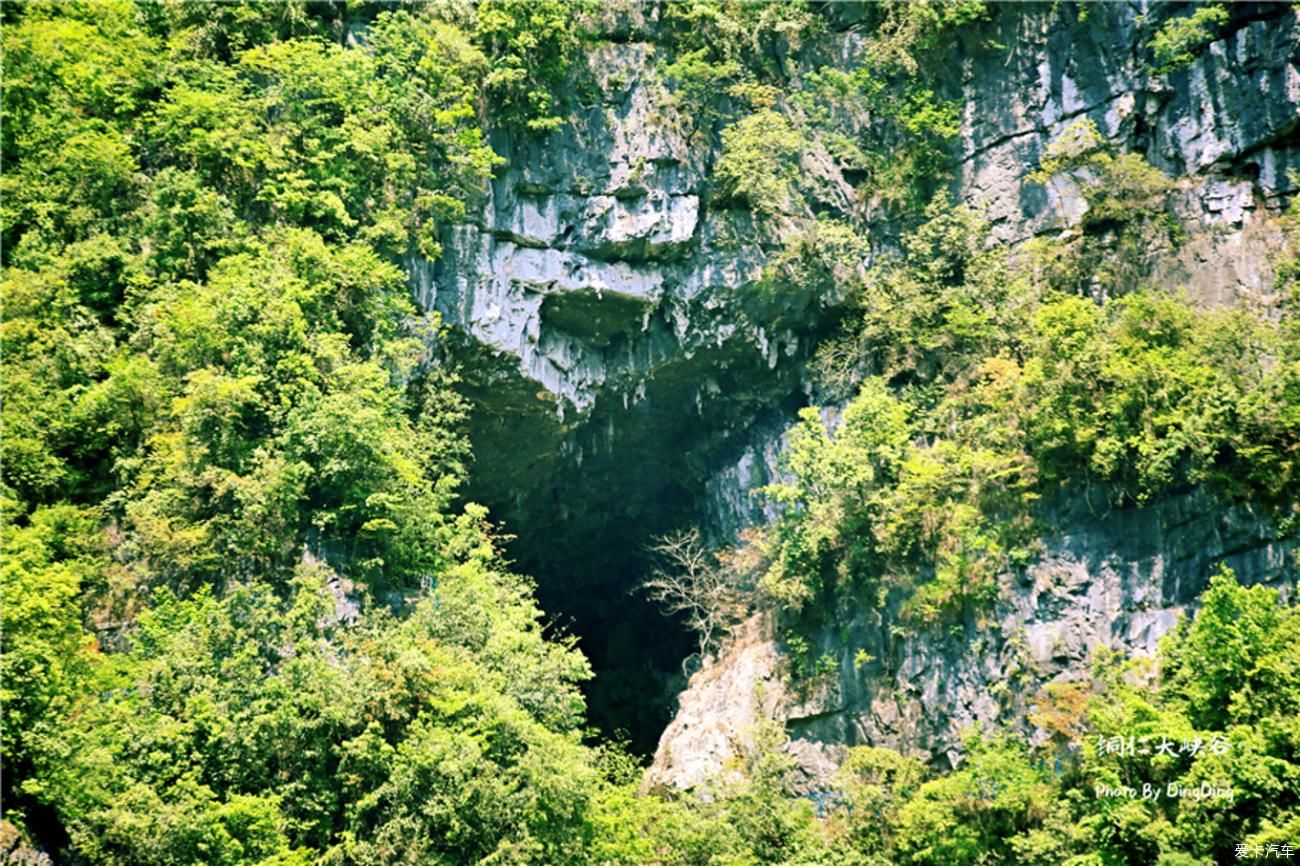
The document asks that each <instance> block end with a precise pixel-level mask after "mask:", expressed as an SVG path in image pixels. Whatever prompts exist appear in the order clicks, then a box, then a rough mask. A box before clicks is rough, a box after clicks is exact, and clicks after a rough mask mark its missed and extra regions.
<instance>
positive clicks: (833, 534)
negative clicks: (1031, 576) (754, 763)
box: [753, 126, 1300, 622]
mask: <svg viewBox="0 0 1300 866" xmlns="http://www.w3.org/2000/svg"><path fill="white" fill-rule="evenodd" d="M1099 148H1100V145H1099V144H1098V143H1097V141H1096V138H1095V130H1094V129H1092V128H1091V127H1088V126H1085V127H1083V128H1082V129H1078V128H1072V129H1071V130H1068V131H1067V133H1066V134H1065V136H1064V137H1063V140H1062V142H1061V143H1060V144H1059V145H1058V146H1055V147H1054V148H1052V149H1049V152H1048V154H1047V156H1046V158H1045V159H1044V164H1043V167H1042V169H1041V170H1040V172H1039V173H1038V177H1039V178H1041V179H1042V180H1048V179H1050V178H1053V177H1056V176H1057V175H1059V174H1067V175H1068V174H1069V173H1070V172H1078V173H1079V176H1078V180H1077V181H1074V182H1075V183H1076V185H1077V188H1079V189H1080V191H1081V194H1082V196H1083V197H1084V199H1085V200H1086V202H1087V204H1088V206H1089V213H1088V214H1087V215H1085V217H1084V219H1083V221H1082V233H1081V234H1074V235H1066V236H1065V237H1063V238H1061V239H1059V240H1054V241H1040V242H1036V243H1035V244H1033V245H1030V246H1029V247H1028V248H1027V249H1024V250H1020V251H1017V252H1014V253H1010V252H1008V251H1007V250H1005V249H1003V248H1000V247H996V246H990V245H989V244H988V243H987V242H986V241H987V227H986V226H985V225H984V224H983V223H982V222H981V220H980V219H979V218H978V217H977V216H976V215H975V214H973V213H971V212H970V211H969V210H967V209H965V208H962V207H953V206H951V205H950V204H948V203H947V202H946V201H945V200H944V199H942V198H939V199H936V201H935V202H934V203H933V204H932V205H931V207H930V208H929V210H928V211H927V214H926V220H925V222H923V223H922V224H921V225H920V226H919V227H918V228H917V229H916V230H915V231H914V232H912V233H911V234H910V235H909V236H908V237H907V238H906V239H905V242H904V249H903V252H902V255H900V256H899V257H897V259H896V261H894V262H893V263H892V264H882V265H878V266H877V267H876V268H874V269H873V271H872V272H871V274H870V275H869V277H868V279H867V280H866V281H865V283H863V284H862V285H861V286H859V287H858V288H857V289H856V293H857V294H856V297H857V301H858V305H859V307H860V310H861V315H860V318H859V319H858V321H857V323H856V325H855V326H854V327H853V328H851V329H849V331H848V332H847V333H846V334H845V335H844V336H842V337H841V338H839V339H838V340H837V341H835V342H833V343H831V344H830V345H828V346H827V347H825V349H824V350H823V353H822V357H821V359H820V361H821V364H822V370H823V377H824V380H825V383H826V387H827V388H828V390H829V392H830V393H831V394H840V395H842V396H843V397H844V398H846V402H845V403H844V407H843V412H842V419H841V420H840V422H839V424H838V426H835V427H834V429H833V430H831V429H828V425H827V424H826V423H825V422H824V420H823V417H822V413H820V412H819V411H817V410H816V409H811V408H810V409H806V410H804V413H803V416H802V423H801V424H800V425H799V426H798V427H796V428H795V430H794V431H793V434H792V441H791V447H790V450H789V455H788V462H789V469H790V472H791V474H792V479H791V481H790V482H789V483H781V484H776V485H773V486H771V487H770V488H769V489H768V493H769V495H770V496H771V497H772V498H773V499H774V500H775V501H777V502H779V503H781V504H782V505H783V506H784V508H785V513H784V516H783V518H782V519H781V520H780V521H778V522H777V524H776V525H775V526H774V527H773V528H772V529H771V530H770V531H768V532H766V533H765V534H763V535H762V536H760V537H758V538H757V540H755V541H754V542H753V544H754V546H755V547H756V549H757V555H758V556H759V558H761V559H763V560H765V561H766V563H767V566H766V570H765V573H764V575H763V578H762V580H761V582H760V587H761V588H762V589H763V590H764V591H765V593H766V595H767V596H768V597H770V598H772V599H773V600H775V601H776V602H777V603H779V604H781V605H782V606H783V607H785V608H786V609H787V610H790V611H794V612H798V611H800V610H802V609H803V608H804V607H805V605H808V604H809V603H814V607H816V606H820V607H821V609H823V610H825V609H830V608H833V607H834V606H835V605H834V601H833V599H834V597H835V596H836V595H840V596H843V595H845V594H856V596H858V597H862V598H866V599H868V600H869V603H880V600H883V599H884V597H885V595H886V594H888V593H889V592H891V591H894V590H897V589H899V588H902V589H904V590H907V591H908V594H909V596H910V597H909V598H908V600H907V602H906V605H905V613H906V614H907V615H908V616H909V617H912V618H914V619H916V620H919V621H922V622H934V621H936V620H938V619H941V618H944V617H946V616H958V615H960V614H962V613H963V612H967V611H970V610H971V609H972V608H979V607H980V606H982V605H987V603H988V602H990V601H992V599H993V597H994V593H995V592H996V581H995V578H996V577H997V576H998V574H1000V573H1002V572H1004V571H1005V570H1006V569H1008V568H1013V567H1015V566H1017V565H1022V564H1024V563H1025V562H1026V561H1027V560H1028V558H1029V557H1030V556H1031V555H1032V552H1033V548H1032V540H1033V539H1034V538H1035V537H1036V536H1037V535H1039V534H1041V529H1042V527H1039V526H1036V521H1035V514H1036V509H1035V503H1037V502H1038V501H1039V500H1041V499H1043V498H1045V497H1046V498H1047V499H1048V500H1049V501H1050V500H1051V498H1052V497H1053V496H1059V495H1060V494H1062V493H1064V492H1067V491H1075V492H1082V493H1084V495H1089V496H1094V497H1095V498H1096V501H1097V502H1098V503H1099V504H1105V503H1106V502H1107V500H1109V502H1110V504H1113V505H1119V506H1123V505H1127V504H1134V503H1136V504H1142V503H1145V502H1148V501H1150V500H1152V499H1153V498H1154V497H1157V496H1159V495H1161V494H1163V493H1167V492H1170V491H1173V490H1185V489H1188V488H1189V487H1191V486H1194V485H1208V486H1210V487H1211V488H1216V489H1219V490H1222V491H1225V492H1226V493H1227V494H1228V495H1229V496H1238V497H1242V498H1247V499H1250V500H1253V501H1257V502H1260V503H1263V504H1265V505H1268V506H1270V507H1271V508H1272V509H1273V513H1274V515H1275V516H1276V518H1277V520H1278V521H1279V525H1280V526H1281V528H1282V530H1283V532H1284V533H1294V531H1295V530H1296V528H1297V527H1296V520H1297V512H1296V508H1297V502H1296V499H1295V491H1296V489H1297V487H1298V485H1300V462H1298V460H1297V456H1298V455H1300V415H1298V414H1297V412H1296V407H1297V406H1300V342H1297V340H1296V337H1297V330H1296V316H1297V315H1298V314H1300V308H1297V306H1296V304H1297V303H1298V302H1300V298H1297V297H1296V296H1295V295H1294V292H1295V286H1294V283H1293V280H1292V278H1291V277H1290V276H1288V271H1287V266H1286V265H1285V263H1282V267H1281V268H1280V272H1281V279H1280V281H1279V287H1278V288H1279V290H1280V292H1281V293H1283V294H1284V295H1285V294H1286V293H1290V294H1291V297H1290V300H1289V301H1287V302H1286V303H1285V304H1284V307H1283V310H1282V311H1281V316H1280V317H1276V316H1272V315H1268V314H1267V313H1266V312H1263V311H1252V310H1248V309H1244V308H1232V309H1211V310H1205V309H1199V308H1197V307H1195V306H1193V305H1192V304H1191V303H1189V302H1188V301H1187V299H1185V298H1183V297H1181V296H1179V295H1178V294H1176V293H1171V292H1168V291H1165V290H1161V289H1157V288H1153V287H1149V286H1146V285H1143V284H1141V283H1140V282H1138V279H1139V278H1140V276H1141V274H1142V273H1143V268H1142V266H1141V262H1136V263H1135V262H1134V260H1133V249H1134V246H1135V245H1137V244H1138V239H1141V238H1146V239H1147V240H1148V241H1149V240H1150V234H1151V232H1153V231H1154V232H1155V233H1156V234H1158V235H1160V236H1162V237H1163V236H1166V235H1167V233H1168V231H1169V225H1170V218H1169V217H1168V215H1167V214H1166V213H1165V212H1164V211H1163V207H1162V206H1158V205H1157V203H1158V202H1160V201H1161V198H1160V192H1161V190H1162V189H1163V188H1164V186H1165V185H1166V184H1165V182H1162V179H1163V175H1160V173H1159V172H1157V171H1155V170H1154V169H1152V168H1151V167H1150V166H1147V165H1146V164H1145V163H1143V162H1142V161H1141V160H1140V159H1139V158H1137V157H1135V156H1134V155H1132V154H1123V155H1114V154H1109V153H1106V152H1104V151H1103V150H1100V149H1099ZM1290 219H1291V220H1293V221H1294V219H1295V217H1291V218H1290ZM1098 222H1104V224H1105V225H1106V229H1105V232H1106V234H1107V237H1108V239H1107V240H1106V241H1104V242H1103V241H1100V240H1098V239H1097V234H1098V232H1097V230H1096V229H1095V226H1096V225H1097V223H1098ZM1130 287H1132V288H1130ZM1089 295H1091V296H1092V297H1089ZM1093 488H1095V489H1096V493H1091V492H1090V491H1091V490H1092V489H1093ZM871 599H876V600H877V601H874V602H872V601H870V600H871Z"/></svg>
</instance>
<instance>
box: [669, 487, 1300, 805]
mask: <svg viewBox="0 0 1300 866" xmlns="http://www.w3.org/2000/svg"><path fill="white" fill-rule="evenodd" d="M1047 519H1048V522H1049V523H1050V524H1051V525H1053V526H1054V527H1055V531H1053V532H1052V533H1050V534H1049V535H1047V536H1046V537H1045V538H1044V539H1043V545H1044V551H1043V553H1042V555H1041V556H1040V557H1039V558H1038V560H1037V561H1036V562H1035V563H1033V564H1032V565H1031V566H1030V567H1029V568H1028V569H1027V570H1026V571H1025V573H1024V574H1023V575H1015V574H1010V573H1008V574H1005V575H1003V576H1002V578H1001V579H1000V581H999V600H998V602H997V604H996V605H995V607H994V608H993V609H992V610H991V611H989V612H988V613H987V615H985V616H983V617H981V618H980V619H978V620H977V619H976V618H975V617H971V618H969V619H968V620H967V621H965V622H963V623H961V624H960V625H959V626H957V627H955V628H952V627H945V628H942V629H927V630H921V631H917V630H915V628H914V627H906V628H900V629H899V630H897V631H895V629H893V628H892V627H893V626H901V621H900V619H899V615H898V609H897V604H896V603H887V604H886V605H885V607H884V608H876V607H875V606H874V605H873V604H872V603H871V602H869V601H865V600H859V601H858V602H855V603H852V604H850V605H849V609H848V610H846V611H841V613H842V614H847V616H846V619H847V621H848V625H847V627H844V626H837V627H836V628H835V630H834V633H825V634H820V635H815V636H810V637H811V638H812V639H811V640H810V643H811V644H812V647H811V652H812V653H813V654H814V655H815V656H817V657H820V656H822V655H823V654H829V655H830V656H831V657H832V658H834V659H835V660H836V662H837V664H838V668H837V671H836V673H835V674H833V675H831V676H828V677H824V678H822V679H820V680H817V681H813V682H804V683H802V684H801V685H800V686H798V687H795V686H792V685H791V684H790V678H789V677H788V676H786V675H785V674H784V673H783V671H782V666H781V662H780V659H781V647H780V645H779V644H778V643H777V642H776V641H775V640H774V638H773V628H772V624H771V621H770V619H762V618H758V617H755V618H754V619H751V620H750V621H748V622H746V623H745V624H744V626H743V627H742V628H740V629H738V630H737V631H736V633H735V635H734V638H733V640H732V642H731V644H730V645H729V647H728V648H727V649H726V650H725V651H724V652H723V653H722V654H721V656H720V657H719V658H716V659H711V660H709V661H708V662H707V663H706V664H705V665H704V667H703V668H702V669H701V670H700V671H699V672H698V673H696V674H695V675H694V676H693V677H692V678H691V682H690V687H689V688H688V689H687V691H686V692H685V694H684V695H683V696H682V699H681V709H680V711H679V712H678V714H677V716H676V718H675V719H674V720H673V722H672V724H671V725H670V726H669V727H668V729H667V730H666V731H665V733H664V736H663V740H662V743H661V746H660V750H659V753H658V755H657V757H656V761H655V764H654V767H653V768H652V769H651V772H650V776H649V779H650V780H651V782H652V783H653V784H664V785H676V786H679V787H692V786H693V785H695V784H697V783H698V780H700V779H702V778H706V777H707V776H708V775H709V773H711V772H714V771H716V770H717V769H718V768H719V767H721V766H722V765H723V764H724V763H725V761H726V760H727V759H728V758H729V757H730V756H731V755H732V753H733V748H734V744H735V738H736V737H737V736H743V732H744V731H745V729H746V728H747V726H750V725H752V724H753V720H754V716H753V714H754V713H755V712H756V711H762V712H764V713H767V714H768V716H767V717H768V718H777V719H781V720H783V721H784V722H785V723H786V727H787V730H788V731H789V732H790V734H791V736H792V738H793V742H792V745H791V748H792V750H794V752H795V754H796V755H797V756H798V757H799V758H800V760H801V764H802V766H803V768H804V772H805V775H806V777H807V778H806V783H807V784H808V785H809V786H811V787H817V786H818V785H819V784H820V783H822V782H824V781H825V779H826V777H827V776H828V775H829V773H830V772H832V771H833V769H834V767H835V764H836V758H837V757H838V755H839V754H840V753H841V751H842V749H843V747H844V746H847V745H855V744H870V745H877V746H887V747H890V748H894V749H898V750H900V751H903V752H905V753H909V754H913V755H916V756H918V757H921V758H923V759H925V760H929V761H934V762H936V763H939V764H943V765H951V764H954V763H956V762H957V761H958V760H959V757H958V751H957V747H958V744H959V743H960V735H961V732H962V730H963V729H964V728H966V727H967V726H969V725H970V724H972V723H975V722H994V721H1000V722H1003V723H1014V722H1015V721H1016V720H1022V719H1024V717H1025V714H1026V712H1027V711H1028V710H1029V709H1030V708H1031V707H1032V704H1033V701H1034V698H1035V697H1036V696H1037V695H1038V694H1039V692H1040V690H1041V688H1042V686H1044V685H1045V684H1047V683H1049V682H1052V681H1067V682H1069V681H1081V680H1084V679H1086V677H1087V675H1088V672H1089V670H1090V668H1091V660H1092V657H1093V653H1094V652H1095V651H1096V650H1097V648H1098V647H1105V648H1107V649H1112V650H1117V651H1119V652H1121V653H1124V654H1126V655H1144V656H1152V655H1154V654H1155V652H1156V649H1157V642H1158V640H1159V638H1160V637H1161V636H1162V635H1163V634H1165V633H1166V632H1168V631H1169V629H1171V628H1172V627H1173V626H1174V625H1175V624H1176V623H1177V621H1178V618H1179V616H1180V615H1181V614H1185V613H1188V612H1190V611H1192V610H1194V609H1195V603H1196V599H1197V597H1198V595H1199V594H1200V593H1201V591H1202V590H1203V589H1204V588H1205V586H1206V585H1207V583H1208V582H1209V577H1210V575H1211V574H1212V573H1213V572H1214V570H1215V569H1216V568H1217V567H1218V566H1219V565H1220V564H1223V565H1226V566H1228V567H1229V568H1232V569H1233V570H1234V571H1235V572H1236V573H1237V574H1238V576H1239V577H1241V578H1242V579H1243V580H1244V581H1246V582H1249V583H1264V584H1271V585H1277V586H1280V587H1281V588H1282V589H1283V591H1284V592H1285V593H1287V594H1289V593H1291V592H1293V591H1294V579H1295V569H1296V556H1297V545H1296V542H1295V541H1294V539H1293V540H1290V541H1281V540H1279V539H1278V535H1277V530H1276V527H1275V526H1274V525H1273V524H1272V523H1271V522H1270V520H1269V519H1268V518H1267V517H1265V516H1264V515H1262V514H1261V513H1259V512H1258V511H1257V510H1256V509H1254V508H1252V507H1250V506H1249V505H1247V504H1231V503H1228V502H1226V501H1225V500H1223V499H1221V498H1218V497H1216V496H1214V495H1213V494H1211V493H1209V492H1208V491H1205V490H1196V491H1192V492H1188V493H1185V494H1182V495H1179V496H1174V497H1170V498H1168V499H1165V500H1163V501H1161V502H1159V503H1158V504H1155V505H1152V506H1149V507H1145V508H1131V509H1123V510H1109V511H1106V510H1103V511H1101V512H1100V513H1098V512H1096V511H1094V509H1093V508H1092V507H1091V506H1090V505H1089V504H1088V501H1087V498H1086V497H1085V496H1083V495H1082V494H1081V495H1079V496H1078V498H1077V499H1073V500H1071V501H1066V502H1061V503H1059V504H1058V506H1057V507H1056V508H1055V509H1053V510H1052V512H1051V513H1050V514H1049V515H1048V517H1047ZM892 601H893V602H896V599H895V600H892ZM859 651H865V652H866V653H867V654H869V656H870V657H871V658H872V661H870V662H869V663H867V664H863V665H856V664H855V656H856V655H857V654H858V652H859ZM754 694H761V695H762V696H763V697H764V701H763V703H762V705H761V706H759V705H757V704H755V702H754V701H753V700H752V699H751V698H749V697H748V696H750V695H754Z"/></svg>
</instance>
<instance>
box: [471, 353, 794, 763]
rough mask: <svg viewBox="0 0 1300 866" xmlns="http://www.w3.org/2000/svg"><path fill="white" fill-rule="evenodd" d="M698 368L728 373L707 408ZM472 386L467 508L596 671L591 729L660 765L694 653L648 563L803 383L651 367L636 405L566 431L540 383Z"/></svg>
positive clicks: (748, 356)
mask: <svg viewBox="0 0 1300 866" xmlns="http://www.w3.org/2000/svg"><path fill="white" fill-rule="evenodd" d="M735 351H736V349H734V348H732V347H726V348H724V349H723V350H722V352H724V353H726V352H735ZM701 354H703V353H701ZM702 361H704V362H705V363H707V365H708V366H707V368H706V369H709V370H711V371H718V370H723V371H725V372H724V373H723V374H722V375H721V376H720V377H719V385H720V387H719V388H716V389H715V390H714V391H713V395H712V396H711V397H710V398H709V401H708V403H706V404H703V405H702V404H701V401H700V395H699V391H700V387H701V382H702V380H703V376H702V374H701V369H700V368H701V366H702V364H701V362H702ZM720 361H725V363H719V362H720ZM465 389H466V396H468V397H469V398H470V400H471V405H473V406H474V407H475V412H474V414H473V416H472V417H471V422H470V435H471V439H472V440H473V445H474V453H475V470H474V472H473V474H472V477H471V484H470V485H469V488H468V489H467V490H466V497H467V498H468V499H470V500H473V501H476V502H481V503H483V504H485V505H487V506H488V508H489V509H490V511H491V513H492V516H493V519H494V520H496V521H497V522H498V523H499V524H501V526H502V528H503V530H504V532H505V533H507V534H508V535H511V536H513V539H512V540H511V541H510V542H509V543H508V547H507V551H508V554H509V555H510V557H511V558H512V560H513V561H514V564H515V566H514V567H515V569H516V570H517V571H519V572H521V573H523V574H527V575H530V576H531V577H532V578H534V579H535V581H536V583H537V596H538V600H539V603H540V605H541V607H542V609H543V611H544V612H545V617H546V620H547V622H548V623H549V624H550V628H551V629H552V630H553V634H556V635H563V634H569V635H573V636H575V637H576V638H577V640H578V645H579V647H580V648H581V650H582V652H583V653H584V654H585V655H586V656H587V658H588V659H589V660H590V662H591V665H592V668H593V670H594V671H595V677H594V678H593V679H592V680H591V681H589V682H588V683H587V684H586V685H585V686H584V691H585V693H586V696H587V702H588V720H589V723H590V725H591V726H592V727H594V728H595V729H596V730H597V731H598V732H599V733H600V734H601V735H602V736H604V737H606V738H614V739H620V740H625V741H626V742H627V744H628V746H629V747H630V749H631V750H632V751H633V752H634V753H636V754H638V755H640V756H642V757H645V756H648V755H650V754H652V753H653V752H654V749H655V747H656V745H657V743H658V740H659V737H660V735H661V734H662V732H663V730H664V728H665V726H666V725H667V724H668V722H669V721H671V719H672V715H673V713H674V712H675V710H676V695H677V694H678V693H679V692H680V691H681V690H682V689H683V688H684V687H685V685H686V678H685V676H684V675H683V663H684V662H685V661H686V660H687V659H688V657H689V656H690V655H691V654H692V653H693V652H695V651H696V643H695V637H694V636H693V635H692V634H690V633H689V632H688V631H687V630H686V629H685V628H684V627H683V626H682V624H681V623H679V622H676V621H674V620H673V619H671V618H669V617H667V616H665V615H664V614H663V613H662V612H661V611H660V610H659V609H658V607H657V606H656V605H655V604H654V603H653V602H652V601H651V600H649V599H648V598H647V597H646V596H645V594H644V593H642V592H640V591H638V590H637V587H638V586H639V584H640V583H641V582H642V581H643V580H644V579H645V577H646V576H647V574H648V573H649V569H650V568H651V567H652V566H653V564H654V563H653V561H652V558H651V557H650V556H649V554H648V553H647V549H648V547H649V545H650V544H651V543H652V542H653V539H654V537H655V536H657V535H662V534H664V533H667V532H671V531H674V530H677V529H684V528H688V527H691V526H699V525H700V524H701V522H702V520H703V517H704V508H703V505H704V503H703V501H702V495H703V490H704V482H705V480H706V479H707V478H708V476H709V474H710V473H711V472H712V471H714V470H716V469H717V468H719V467H720V466H722V465H724V464H725V463H726V462H727V461H728V460H730V459H734V457H735V452H736V446H737V444H738V443H739V442H741V441H743V439H744V437H745V436H746V434H747V432H748V431H749V430H750V429H751V427H752V425H753V424H754V423H755V421H756V419H760V418H766V417H775V416H776V415H778V414H779V415H784V416H785V417H789V416H790V413H792V412H793V410H794V408H796V407H797V406H798V405H799V404H800V403H801V402H802V400H803V397H802V394H801V392H799V391H798V388H797V383H796V382H795V381H794V380H793V379H785V378H784V377H783V375H782V373H781V372H774V371H772V370H770V369H769V368H767V365H766V364H764V363H762V358H761V356H759V355H758V354H757V353H755V352H753V351H752V350H749V351H748V352H745V353H743V354H739V355H731V356H730V357H728V358H723V359H720V358H719V357H716V356H715V357H713V358H707V359H705V358H701V357H700V356H699V355H697V356H696V358H695V360H694V362H693V363H683V364H681V365H680V366H677V367H674V366H673V365H671V364H670V365H668V366H667V367H663V368H659V369H658V370H656V375H655V377H654V378H653V380H649V381H647V382H646V383H645V387H644V391H643V394H644V396H641V397H639V399H634V400H629V401H628V402H627V404H626V405H625V404H624V400H623V398H622V393H619V392H617V391H614V390H612V389H611V391H609V392H607V393H603V394H602V395H601V396H600V398H599V399H598V400H597V401H596V404H595V406H594V407H593V408H592V409H591V411H590V412H589V413H587V414H585V415H584V416H583V417H581V418H580V419H579V420H578V421H576V422H573V421H571V422H570V423H568V424H566V423H565V421H564V420H562V418H561V413H559V412H557V410H556V406H555V403H554V402H553V400H548V399H547V395H545V393H544V392H543V393H539V392H538V387H537V383H535V382H527V381H524V380H523V379H521V378H520V377H518V376H517V375H504V376H503V375H500V374H499V373H498V375H496V376H494V377H492V378H491V379H488V380H484V379H480V380H478V381H477V382H475V381H467V382H466V383H465ZM634 389H635V386H632V385H629V387H628V388H627V390H628V391H632V390H634ZM569 414H570V418H572V414H573V413H569Z"/></svg>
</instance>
